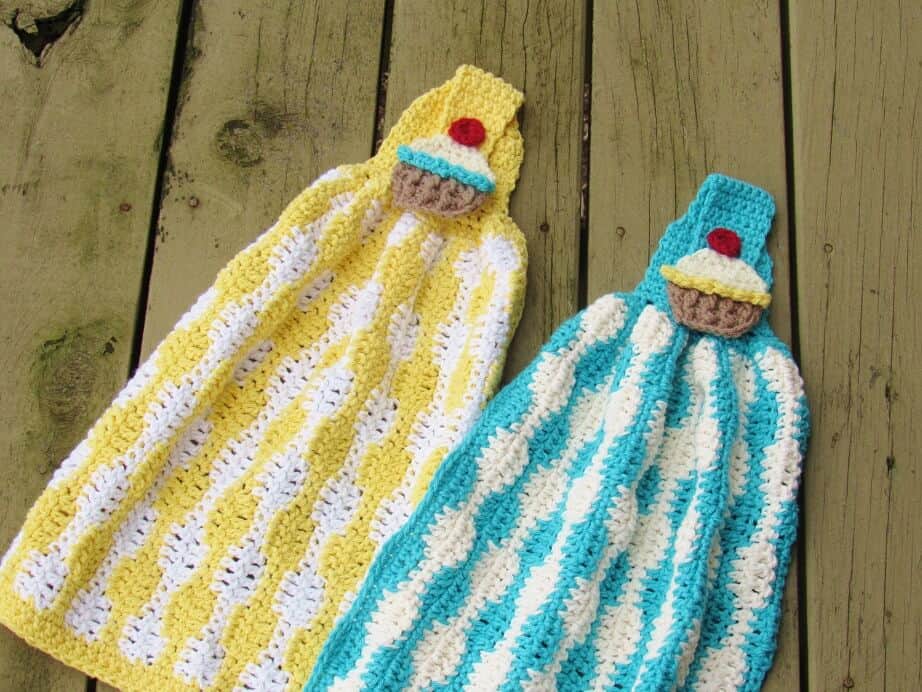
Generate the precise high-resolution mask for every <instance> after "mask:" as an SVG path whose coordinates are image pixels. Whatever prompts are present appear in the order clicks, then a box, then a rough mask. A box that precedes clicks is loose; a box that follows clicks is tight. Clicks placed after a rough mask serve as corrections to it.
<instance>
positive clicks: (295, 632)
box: [0, 67, 525, 691]
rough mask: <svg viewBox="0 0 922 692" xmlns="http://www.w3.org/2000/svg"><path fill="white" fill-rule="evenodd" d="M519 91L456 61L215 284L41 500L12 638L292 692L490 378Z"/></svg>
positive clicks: (515, 262) (168, 681) (7, 567)
mask: <svg viewBox="0 0 922 692" xmlns="http://www.w3.org/2000/svg"><path fill="white" fill-rule="evenodd" d="M521 99H522V95H521V94H520V93H519V92H518V91H516V90H515V89H513V88H512V87H511V86H509V85H508V84H506V83H504V82H503V81H501V80H499V79H498V78H496V77H494V76H492V75H490V74H487V73H485V72H482V71H480V70H478V69H476V68H473V67H462V68H460V69H459V70H458V72H457V74H456V75H455V76H454V77H453V78H452V79H451V80H450V81H448V82H447V83H446V84H444V85H443V86H441V87H439V88H437V89H434V90H433V91H430V92H428V93H426V94H424V95H423V96H422V97H420V98H419V99H417V100H416V101H415V102H414V103H413V104H412V105H411V106H410V108H409V109H408V110H407V111H406V112H405V113H404V115H403V116H402V117H401V119H400V121H399V122H398V123H397V125H396V126H395V127H394V129H393V130H392V131H391V133H390V134H389V136H388V137H387V139H386V140H385V141H384V143H383V145H382V147H381V150H380V151H379V153H378V154H377V155H376V156H375V157H373V158H372V159H370V160H369V161H367V162H365V163H363V164H357V165H352V166H343V167H340V168H337V169H335V170H333V171H330V172H329V173H327V174H325V175H324V176H321V178H320V179H319V180H317V181H316V182H315V183H314V184H313V185H312V186H311V187H309V188H308V189H307V190H306V191H304V192H303V193H301V195H300V196H299V197H298V198H297V199H295V200H294V201H293V202H292V203H291V204H290V205H289V206H288V208H287V209H286V210H285V211H284V213H283V214H282V216H281V217H280V219H279V220H278V222H277V223H276V224H275V225H274V226H273V227H272V228H270V229H269V230H268V231H266V232H265V233H264V234H263V235H261V236H260V237H259V238H258V239H257V240H256V241H255V242H254V243H253V244H252V245H251V246H250V247H248V248H246V249H245V250H243V251H242V252H241V253H240V254H239V255H237V256H236V257H235V258H234V259H233V260H232V261H231V262H230V264H229V265H228V266H227V267H226V268H225V269H224V270H222V271H221V273H220V274H219V275H218V277H217V280H216V282H215V284H214V286H213V287H212V288H211V289H209V290H208V291H207V292H206V293H205V294H204V295H202V296H201V298H200V299H199V300H198V302H196V304H195V305H194V306H193V307H192V308H191V309H190V310H189V312H187V313H186V315H185V316H184V317H183V318H182V319H181V320H180V321H179V322H178V323H177V324H176V326H175V328H174V330H173V331H172V332H171V333H170V334H169V336H167V338H166V339H165V340H164V341H163V343H161V344H160V346H159V347H158V348H157V350H156V351H155V352H154V353H153V354H152V355H151V357H150V358H149V359H148V360H147V361H146V362H145V363H144V364H143V365H142V366H141V367H140V368H139V369H138V371H137V373H136V374H135V375H134V377H133V378H132V379H131V381H130V382H129V383H128V385H127V386H126V387H125V389H124V390H123V391H122V392H121V393H120V394H119V395H118V397H117V398H116V399H115V401H114V402H113V403H112V405H111V406H110V408H109V409H108V410H106V411H105V413H103V414H102V416H101V418H100V419H99V421H98V422H97V423H96V424H95V425H94V427H93V428H92V430H91V431H90V432H89V434H88V436H87V438H86V439H85V440H84V441H83V442H82V443H81V444H80V445H79V446H78V447H77V448H76V449H75V450H74V451H73V453H72V454H71V455H70V456H69V457H68V458H67V459H66V460H65V461H64V462H63V463H62V465H61V467H60V468H59V469H58V470H57V472H56V473H55V474H54V477H53V479H52V480H51V482H50V484H49V486H48V488H47V489H46V490H45V492H44V493H43V494H42V496H41V497H40V498H39V499H38V501H37V502H36V504H35V506H34V507H33V509H32V510H31V511H30V513H29V515H28V517H27V519H26V521H25V525H24V526H23V528H22V530H21V531H20V533H19V535H18V536H17V538H16V539H15V541H14V543H13V544H12V546H11V547H10V548H9V551H8V552H7V554H6V557H5V558H4V560H3V563H2V565H0V620H2V622H3V623H4V624H6V625H7V626H8V627H10V628H11V629H12V630H13V631H14V632H16V633H17V634H19V635H20V636H21V637H23V638H24V639H26V640H28V641H29V642H31V643H32V644H34V645H35V646H37V647H39V648H41V649H43V650H45V651H47V652H48V653H50V654H52V655H53V656H55V657H57V658H59V659H60V660H62V661H64V662H65V663H68V664H70V665H72V666H75V667H77V668H79V669H81V670H83V671H85V672H86V673H88V674H90V675H92V676H95V677H97V678H100V679H102V680H104V681H106V682H108V683H111V684H113V685H116V686H118V687H121V688H123V689H129V690H141V689H144V690H185V689H190V690H191V689H221V690H230V689H244V690H260V691H263V690H275V689H278V690H284V689H287V690H297V689H300V687H301V685H302V684H303V683H304V681H305V680H306V679H307V676H308V674H309V672H310V669H311V666H312V664H313V662H314V660H315V658H316V656H317V654H318V653H319V650H320V647H321V645H322V644H323V642H324V640H325V639H326V637H327V634H328V633H329V631H330V630H331V628H332V625H333V624H334V622H335V620H336V619H337V617H338V616H339V615H340V614H341V613H343V612H344V611H345V610H346V609H347V608H348V605H349V603H350V600H351V598H352V597H353V594H354V593H355V592H356V591H357V589H358V587H359V586H360V583H361V581H362V579H363V577H364V576H365V573H366V570H367V568H368V565H369V563H370V562H371V559H372V557H373V556H374V554H375V552H376V551H377V550H378V548H379V547H380V546H381V544H382V543H383V542H384V541H385V540H386V539H387V538H388V537H389V536H390V535H391V534H393V532H394V531H395V530H396V529H397V528H399V527H400V526H401V525H402V524H403V523H404V522H405V521H406V519H407V517H408V515H409V513H410V512H411V511H412V508H413V507H414V506H415V504H416V503H417V502H418V500H419V499H420V497H421V495H422V494H423V493H424V492H425V490H426V486H427V484H428V482H429V480H430V478H431V477H432V475H433V473H434V471H435V469H436V468H437V466H438V464H439V462H440V461H441V460H442V458H443V457H444V456H445V454H446V453H447V452H448V451H449V450H450V449H451V448H452V447H453V446H454V445H455V444H456V443H457V442H458V441H459V438H460V437H461V436H463V435H464V433H465V432H466V431H467V430H468V428H469V427H470V425H471V423H472V422H473V420H474V419H475V418H476V417H477V415H478V413H479V411H480V409H481V407H482V406H483V404H484V403H485V400H486V399H487V397H488V396H490V395H491V394H492V393H493V391H494V389H495V388H496V386H497V384H498V380H499V378H500V373H501V370H502V365H503V360H504V357H505V351H506V347H507V345H508V343H509V340H510V338H511V336H512V332H513V330H514V329H515V326H516V324H517V322H518V319H519V315H520V312H521V306H522V300H523V293H524V282H525V246H524V241H523V238H522V234H521V232H520V231H519V229H518V228H517V227H516V226H515V224H514V223H513V222H512V221H511V219H510V218H509V216H508V213H507V209H508V199H509V194H510V192H511V191H512V188H513V187H514V185H515V180H516V177H517V175H518V169H519V165H520V163H521V158H522V140H521V136H520V134H519V131H518V125H517V123H516V120H515V113H516V110H517V109H518V107H519V106H520V104H521Z"/></svg>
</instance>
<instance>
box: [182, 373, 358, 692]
mask: <svg viewBox="0 0 922 692" xmlns="http://www.w3.org/2000/svg"><path fill="white" fill-rule="evenodd" d="M348 363H349V360H348V358H342V359H340V360H339V361H338V362H337V363H336V364H335V365H333V366H332V367H330V368H329V369H327V370H326V371H325V372H324V376H323V378H322V379H321V381H320V382H319V384H318V386H317V387H316V389H315V390H314V392H313V396H312V397H310V398H309V399H308V400H306V401H305V402H304V408H305V409H306V410H307V411H308V417H307V420H306V422H305V424H304V425H303V426H302V427H301V428H300V429H299V430H298V432H297V433H296V434H295V436H294V437H293V438H292V439H291V440H290V441H289V442H288V443H287V444H286V446H285V449H284V450H282V451H281V452H279V453H277V454H276V455H275V456H274V457H273V458H272V459H270V460H269V461H268V462H267V463H266V464H265V466H264V467H263V471H262V472H261V473H260V475H259V476H258V477H257V479H256V480H257V483H258V484H257V485H256V486H255V487H254V488H253V491H252V492H253V494H254V495H256V496H257V497H258V498H259V505H258V506H257V509H256V512H255V514H254V517H253V522H252V524H251V525H250V528H249V530H248V531H247V534H246V535H245V536H244V537H243V539H242V540H241V541H240V542H239V543H238V544H236V545H234V546H232V547H231V548H229V549H228V551H227V553H226V554H225V556H224V557H223V558H222V560H221V563H220V566H219V568H218V569H217V571H216V572H215V574H214V576H213V578H212V582H211V591H212V592H214V593H215V594H217V596H218V598H217V602H216V603H215V606H214V609H213V610H212V614H211V617H210V619H209V621H208V623H207V624H206V625H205V626H204V627H203V628H202V630H201V632H200V634H199V636H198V637H196V638H189V639H188V640H186V645H185V649H183V651H182V652H181V653H180V655H179V660H178V661H177V663H176V665H175V667H174V670H175V671H176V674H177V675H178V676H180V677H181V678H183V679H184V680H185V681H186V682H188V683H189V684H196V685H199V686H201V687H210V686H211V685H212V684H214V679H215V677H216V676H217V675H218V672H219V671H220V669H221V665H222V664H223V661H224V655H225V650H224V647H223V645H222V644H221V640H222V639H223V637H224V630H225V629H226V627H227V624H228V620H229V619H230V616H231V615H232V614H233V612H234V610H235V609H236V608H238V607H240V606H243V605H245V604H246V602H247V601H248V600H249V599H250V597H251V596H252V595H253V593H254V592H255V590H256V588H257V586H258V584H259V582H260V579H261V577H262V575H263V572H264V571H265V569H266V565H267V562H268V558H267V557H266V555H265V554H264V553H263V552H262V550H261V546H263V545H264V543H265V539H266V534H267V532H268V530H269V526H270V525H271V523H272V521H273V519H275V517H276V515H277V514H279V513H280V512H283V511H285V510H286V509H287V508H288V507H289V506H290V505H291V503H292V502H293V501H294V500H295V498H297V496H298V495H299V494H300V492H301V489H302V488H303V486H304V483H305V481H306V480H307V474H308V465H307V461H306V457H308V456H309V455H310V452H311V443H312V441H313V439H314V436H315V434H316V432H317V428H318V427H319V426H320V424H321V423H323V422H324V421H325V420H328V419H329V418H331V417H333V416H335V415H336V413H337V412H338V411H339V410H340V409H341V408H342V406H343V404H344V403H345V402H346V400H347V399H348V397H349V394H350V392H351V391H352V384H353V381H354V374H353V373H352V371H351V370H350V369H349V367H348Z"/></svg>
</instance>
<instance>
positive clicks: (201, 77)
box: [143, 0, 384, 355]
mask: <svg viewBox="0 0 922 692" xmlns="http://www.w3.org/2000/svg"><path fill="white" fill-rule="evenodd" d="M383 19H384V1H383V0H375V2H361V3H342V2H338V1H337V0H324V1H322V2H310V3H305V2H300V1H297V0H290V1H289V2H264V3H252V2H246V1H244V0H234V1H233V2H230V1H228V0H202V2H198V3H196V5H195V17H194V24H193V27H192V29H191V37H190V41H191V45H190V49H189V60H188V62H187V65H186V69H185V72H184V75H183V85H182V90H181V94H180V103H179V116H178V118H177V121H176V127H175V131H174V134H173V141H172V144H171V148H170V161H169V168H168V172H167V176H166V180H165V186H164V189H165V194H164V199H163V205H162V208H161V210H160V220H159V229H158V233H157V239H156V246H155V254H154V265H153V273H152V277H151V284H150V294H149V301H148V310H147V316H146V319H145V324H144V344H143V352H144V354H145V355H146V354H148V353H150V352H151V351H152V350H153V349H154V347H156V345H157V343H158V342H159V341H160V340H161V339H162V338H163V336H165V335H166V333H167V332H168V331H169V330H170V328H171V327H172V326H173V324H174V323H175V322H176V320H177V318H178V317H179V316H180V315H181V314H182V313H183V312H185V310H186V309H187V308H188V307H189V306H190V305H191V304H192V302H193V301H194V300H195V298H196V297H197V296H198V295H199V294H200V293H201V292H202V291H204V290H205V289H206V288H207V287H208V286H209V285H211V283H212V282H213V281H214V278H215V275H216V274H217V272H218V270H219V269H220V268H221V267H222V266H224V265H225V264H226V263H227V261H228V260H229V259H230V258H231V257H232V256H233V255H234V254H235V253H236V252H237V251H238V250H240V249H242V248H243V247H244V246H246V245H247V244H249V243H250V242H251V241H252V240H253V239H254V238H255V237H256V236H257V235H258V234H259V233H260V232H261V231H262V230H263V229H264V228H266V227H267V226H268V225H269V224H271V223H272V222H273V221H275V219H276V218H277V217H278V215H279V213H281V211H282V209H284V207H285V206H286V205H287V203H288V202H289V201H290V200H291V199H292V198H294V197H295V196H296V195H297V194H298V193H299V192H300V191H301V190H302V189H303V188H305V187H306V186H307V185H308V184H309V183H310V182H311V181H312V180H313V179H314V178H315V177H316V176H317V175H319V174H320V173H322V172H323V171H325V170H328V169H329V168H332V167H333V166H336V165H339V164H342V163H352V162H358V161H363V160H365V159H367V158H368V157H369V155H370V154H371V151H372V145H373V141H372V140H373V132H374V121H375V100H376V96H377V79H378V60H379V57H380V51H381V31H382V26H383Z"/></svg>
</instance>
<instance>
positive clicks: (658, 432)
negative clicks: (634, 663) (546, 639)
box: [523, 401, 666, 692]
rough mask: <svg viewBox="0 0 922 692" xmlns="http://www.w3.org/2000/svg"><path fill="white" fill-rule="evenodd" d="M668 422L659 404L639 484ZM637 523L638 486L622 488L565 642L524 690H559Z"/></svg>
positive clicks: (566, 622) (573, 605)
mask: <svg viewBox="0 0 922 692" xmlns="http://www.w3.org/2000/svg"><path fill="white" fill-rule="evenodd" d="M665 422H666V402H665V401H658V402H657V403H656V405H655V408H654V410H653V413H652V416H651V420H650V429H649V430H648V431H647V433H646V435H645V437H646V441H647V447H646V450H645V452H644V457H643V463H642V465H641V469H640V473H638V475H637V477H636V481H637V482H639V481H640V479H641V478H643V474H644V473H645V472H646V470H647V469H648V468H649V467H650V465H651V464H652V463H653V460H654V458H655V455H656V453H657V450H658V449H659V447H660V444H661V443H662V440H663V431H664V425H665ZM637 522H638V512H637V485H636V482H635V484H634V485H633V486H632V487H631V488H630V489H628V488H624V487H622V488H619V492H618V494H617V495H615V496H614V497H613V498H612V500H611V508H610V509H609V512H608V519H607V520H606V522H605V525H606V528H607V532H606V537H607V545H606V547H605V551H604V553H603V555H602V558H601V559H600V560H599V564H598V566H597V567H596V570H595V572H594V573H593V574H592V576H591V578H589V579H578V580H577V585H576V586H575V587H573V588H572V589H571V591H570V597H569V598H568V599H567V600H566V601H565V603H564V607H563V610H562V615H561V618H562V620H563V632H562V640H561V643H560V644H559V645H558V647H557V651H556V652H555V654H554V658H553V659H552V661H551V662H550V664H549V665H548V666H547V667H546V668H545V669H544V670H542V671H540V672H539V671H534V672H533V673H532V674H531V676H530V679H529V680H527V681H524V682H523V688H524V689H526V690H534V691H535V692H537V691H538V690H553V689H556V687H557V683H556V677H557V674H558V673H560V671H561V668H562V664H563V662H564V661H565V660H566V658H567V656H568V655H569V653H570V650H571V649H572V648H573V647H574V646H576V645H577V644H580V643H582V642H583V641H585V639H586V636H587V635H588V634H589V632H590V630H591V629H592V625H593V622H594V620H595V618H596V615H597V613H598V607H599V598H600V591H601V586H602V581H603V580H604V579H605V575H606V573H607V572H608V569H609V567H610V566H611V563H612V562H613V561H614V560H615V559H616V558H618V556H620V555H621V554H622V553H623V552H624V551H625V550H626V549H627V548H628V545H629V543H630V541H631V538H632V537H633V536H634V535H635V533H636V526H637Z"/></svg>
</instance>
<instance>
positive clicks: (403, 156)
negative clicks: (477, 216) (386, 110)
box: [397, 144, 496, 192]
mask: <svg viewBox="0 0 922 692" xmlns="http://www.w3.org/2000/svg"><path fill="white" fill-rule="evenodd" d="M397 158H398V159H400V161H402V162H403V163H408V164H410V165H411V166H416V167H417V168H422V169H423V170H425V171H429V172H430V173H435V174H436V175H440V176H442V177H443V178H453V179H454V180H457V181H458V182H459V183H464V184H465V185H470V186H471V187H473V188H476V189H478V190H480V191H481V192H493V190H495V189H496V183H494V182H493V181H492V180H490V179H489V178H488V177H487V176H485V175H481V174H480V173H474V171H469V170H468V169H466V168H464V167H463V166H458V165H455V164H453V163H451V162H450V161H446V160H445V159H443V158H441V157H440V156H432V155H430V154H427V153H425V152H422V151H417V150H416V149H411V148H410V147H408V146H407V145H406V144H401V145H400V146H399V147H397Z"/></svg>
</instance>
